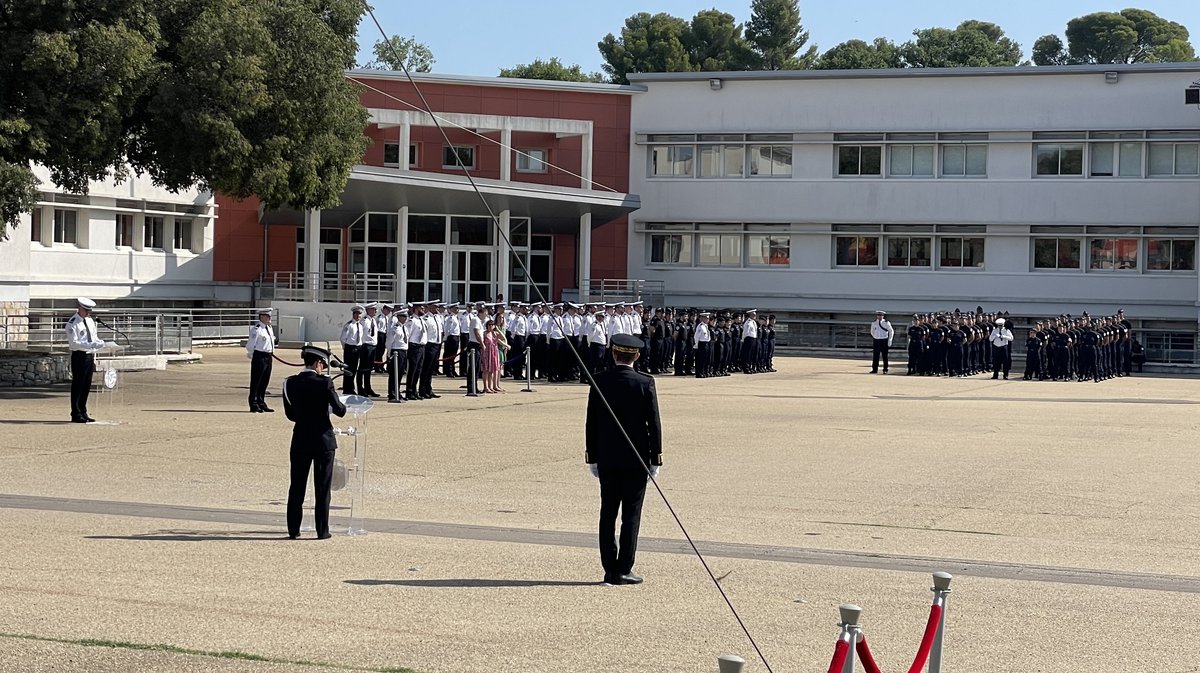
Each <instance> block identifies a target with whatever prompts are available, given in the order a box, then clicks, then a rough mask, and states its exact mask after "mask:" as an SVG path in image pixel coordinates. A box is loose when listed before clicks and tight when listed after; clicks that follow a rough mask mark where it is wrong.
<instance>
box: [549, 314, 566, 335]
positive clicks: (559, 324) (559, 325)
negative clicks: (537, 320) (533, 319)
mask: <svg viewBox="0 0 1200 673" xmlns="http://www.w3.org/2000/svg"><path fill="white" fill-rule="evenodd" d="M566 320H567V317H566V316H564V315H551V316H550V321H549V324H548V325H546V333H547V334H549V335H550V338H551V339H561V338H563V337H564V336H566V335H565V334H564V328H565V327H566Z"/></svg>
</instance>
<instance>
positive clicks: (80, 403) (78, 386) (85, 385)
mask: <svg viewBox="0 0 1200 673" xmlns="http://www.w3.org/2000/svg"><path fill="white" fill-rule="evenodd" d="M95 372H96V356H95V355H93V354H92V353H88V352H87V351H71V420H75V419H77V418H87V417H88V413H87V401H88V395H89V394H90V393H91V392H92V374H94V373H95Z"/></svg>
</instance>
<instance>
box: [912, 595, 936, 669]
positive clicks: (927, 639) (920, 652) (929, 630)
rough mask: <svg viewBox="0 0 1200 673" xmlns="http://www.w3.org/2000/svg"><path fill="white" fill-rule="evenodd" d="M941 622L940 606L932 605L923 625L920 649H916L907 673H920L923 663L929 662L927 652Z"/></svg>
mask: <svg viewBox="0 0 1200 673" xmlns="http://www.w3.org/2000/svg"><path fill="white" fill-rule="evenodd" d="M941 621H942V606H940V605H938V604H936V603H934V604H933V605H931V606H929V621H928V622H927V623H926V624H925V636H924V637H923V638H921V647H919V648H918V649H917V657H916V658H915V659H913V663H912V666H909V667H908V673H921V669H923V668H925V662H927V661H929V651H930V650H932V649H933V637H934V636H935V635H937V629H938V624H939V623H940V622H941Z"/></svg>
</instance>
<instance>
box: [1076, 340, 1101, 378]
mask: <svg viewBox="0 0 1200 673" xmlns="http://www.w3.org/2000/svg"><path fill="white" fill-rule="evenodd" d="M1089 377H1091V378H1093V379H1095V380H1097V381H1099V380H1100V353H1099V349H1098V348H1097V347H1096V346H1080V347H1079V378H1081V379H1086V378H1089Z"/></svg>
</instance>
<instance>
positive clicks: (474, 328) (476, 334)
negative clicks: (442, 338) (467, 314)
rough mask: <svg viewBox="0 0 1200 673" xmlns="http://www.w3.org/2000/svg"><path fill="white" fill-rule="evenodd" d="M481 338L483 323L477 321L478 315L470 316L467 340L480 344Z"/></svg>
mask: <svg viewBox="0 0 1200 673" xmlns="http://www.w3.org/2000/svg"><path fill="white" fill-rule="evenodd" d="M482 337H483V321H482V320H480V319H479V314H478V313H472V314H471V330H470V332H469V333H468V335H467V339H468V340H470V342H471V343H473V344H477V343H480V341H479V339H480V338H482Z"/></svg>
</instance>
